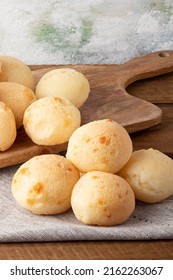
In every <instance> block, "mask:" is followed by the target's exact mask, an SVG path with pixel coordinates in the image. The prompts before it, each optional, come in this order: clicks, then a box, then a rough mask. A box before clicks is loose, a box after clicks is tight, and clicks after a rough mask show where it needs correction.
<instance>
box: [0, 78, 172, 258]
mask: <svg viewBox="0 0 173 280" xmlns="http://www.w3.org/2000/svg"><path fill="white" fill-rule="evenodd" d="M128 92H129V93H131V94H132V95H134V96H138V97H141V98H143V99H146V100H148V101H151V102H153V103H155V104H157V105H158V106H159V107H160V108H161V109H162V110H163V120H162V123H161V124H159V125H157V126H155V127H153V128H149V129H147V130H145V131H142V132H137V133H134V134H132V135H131V137H132V140H133V145H134V149H135V150H136V149H141V148H149V147H152V148H155V149H158V150H160V151H162V152H164V153H166V154H168V155H169V156H171V157H172V158H173V73H170V74H166V75H162V76H160V77H157V78H150V79H148V80H144V81H139V82H136V83H134V84H132V85H130V86H129V87H128ZM0 259H1V260H2V259H11V260H16V259H17V260H23V259H30V260H38V259H40V260H46V259H62V260H65V259H66V260H69V259H75V260H77V259H87V260H92V259H93V260H95V259H100V260H101V259H105V260H106V259H107V260H109V259H110V260H111V259H112V260H113V259H114V260H115V259H139V260H140V259H173V240H156V241H95V242H94V241H90V242H88V241H82V242H80V241H78V242H76V241H75V242H49V243H47V242H46V243H16V244H15V243H13V244H0Z"/></svg>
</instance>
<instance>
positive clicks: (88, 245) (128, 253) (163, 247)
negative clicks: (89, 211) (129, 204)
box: [0, 240, 173, 260]
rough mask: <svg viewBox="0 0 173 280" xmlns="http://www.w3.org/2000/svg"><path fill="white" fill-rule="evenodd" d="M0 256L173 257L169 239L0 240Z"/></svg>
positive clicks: (171, 244) (47, 257)
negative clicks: (12, 241)
mask: <svg viewBox="0 0 173 280" xmlns="http://www.w3.org/2000/svg"><path fill="white" fill-rule="evenodd" d="M0 259H1V260H5V259H11V260H27V259H30V260H40V259H41V260H46V259H49V260H60V259H61V260H80V259H83V260H115V259H116V260H121V259H124V260H125V259H126V260H128V259H131V260H141V259H155V260H160V259H167V260H169V259H173V241H167V240H162V241H145V242H144V241H95V242H94V241H89V242H85V241H82V242H80V241H78V242H50V243H13V244H0Z"/></svg>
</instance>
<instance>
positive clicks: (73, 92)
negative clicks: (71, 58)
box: [36, 68, 90, 108]
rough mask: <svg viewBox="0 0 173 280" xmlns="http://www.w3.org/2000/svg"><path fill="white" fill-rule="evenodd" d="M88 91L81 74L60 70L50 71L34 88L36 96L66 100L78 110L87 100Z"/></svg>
mask: <svg viewBox="0 0 173 280" xmlns="http://www.w3.org/2000/svg"><path fill="white" fill-rule="evenodd" d="M89 91H90V86H89V82H88V80H87V78H86V77H85V76H84V75H83V74H82V73H80V72H78V71H76V70H74V69H70V68H62V69H54V70H51V71H49V72H47V73H46V74H45V75H43V76H42V78H41V79H40V81H39V82H38V84H37V87H36V96H37V98H42V97H45V96H54V97H60V98H67V99H68V100H70V101H71V102H72V103H73V104H74V105H75V106H76V107H78V108H79V107H81V106H82V104H83V103H84V102H85V101H86V99H87V98H88V95H89Z"/></svg>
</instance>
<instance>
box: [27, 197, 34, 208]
mask: <svg viewBox="0 0 173 280" xmlns="http://www.w3.org/2000/svg"><path fill="white" fill-rule="evenodd" d="M26 203H27V204H28V205H30V206H32V205H34V203H35V200H34V199H31V198H28V199H27V201H26Z"/></svg>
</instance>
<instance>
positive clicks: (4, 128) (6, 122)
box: [0, 102, 16, 151]
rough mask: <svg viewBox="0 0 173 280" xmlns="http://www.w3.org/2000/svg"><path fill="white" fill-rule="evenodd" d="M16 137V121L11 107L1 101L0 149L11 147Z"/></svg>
mask: <svg viewBox="0 0 173 280" xmlns="http://www.w3.org/2000/svg"><path fill="white" fill-rule="evenodd" d="M15 139H16V122H15V118H14V114H13V113H12V111H11V109H10V108H9V107H8V106H7V105H6V104H4V103H3V102H0V151H5V150H7V149H8V148H10V147H11V145H12V144H13V143H14V140H15Z"/></svg>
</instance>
